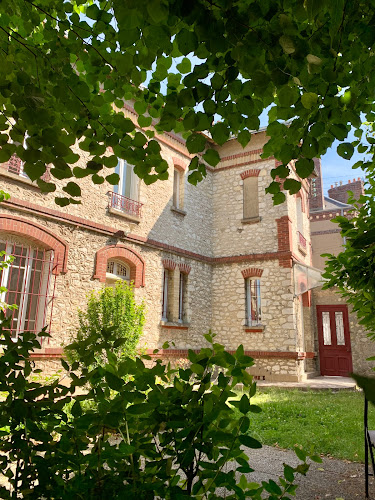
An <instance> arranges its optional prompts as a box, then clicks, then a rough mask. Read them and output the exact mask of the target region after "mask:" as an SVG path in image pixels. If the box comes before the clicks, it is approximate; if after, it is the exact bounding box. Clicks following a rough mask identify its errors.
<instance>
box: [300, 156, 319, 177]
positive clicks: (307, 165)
mask: <svg viewBox="0 0 375 500" xmlns="http://www.w3.org/2000/svg"><path fill="white" fill-rule="evenodd" d="M314 168H315V165H314V161H313V160H312V159H308V158H301V159H299V160H298V161H296V172H297V174H298V175H299V176H300V177H301V179H306V178H307V177H309V175H311V174H312V173H313V172H314Z"/></svg>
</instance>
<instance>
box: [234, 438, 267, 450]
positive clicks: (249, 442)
mask: <svg viewBox="0 0 375 500" xmlns="http://www.w3.org/2000/svg"><path fill="white" fill-rule="evenodd" d="M238 439H239V441H240V443H241V444H243V445H244V446H247V447H248V448H253V449H256V448H262V445H261V443H260V442H259V441H258V440H257V439H254V438H252V437H251V436H246V435H241V436H239V437H238Z"/></svg>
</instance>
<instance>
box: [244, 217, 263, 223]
mask: <svg viewBox="0 0 375 500" xmlns="http://www.w3.org/2000/svg"><path fill="white" fill-rule="evenodd" d="M260 221H261V217H250V218H249V219H241V223H242V224H256V223H257V222H260Z"/></svg>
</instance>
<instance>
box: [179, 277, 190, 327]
mask: <svg viewBox="0 0 375 500" xmlns="http://www.w3.org/2000/svg"><path fill="white" fill-rule="evenodd" d="M187 278H188V276H187V274H185V273H181V272H180V283H179V300H178V321H179V322H180V323H185V322H186V299H187V290H186V287H187Z"/></svg>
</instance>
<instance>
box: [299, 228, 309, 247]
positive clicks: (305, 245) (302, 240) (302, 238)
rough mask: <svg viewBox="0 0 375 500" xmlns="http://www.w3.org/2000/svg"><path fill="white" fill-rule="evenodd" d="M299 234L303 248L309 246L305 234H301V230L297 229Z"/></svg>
mask: <svg viewBox="0 0 375 500" xmlns="http://www.w3.org/2000/svg"><path fill="white" fill-rule="evenodd" d="M297 236H298V244H299V245H300V246H301V247H302V248H307V242H306V238H305V237H304V236H303V234H301V233H300V232H299V231H297Z"/></svg>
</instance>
